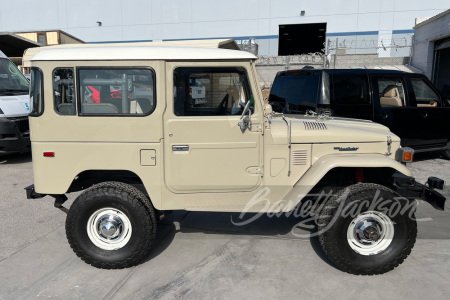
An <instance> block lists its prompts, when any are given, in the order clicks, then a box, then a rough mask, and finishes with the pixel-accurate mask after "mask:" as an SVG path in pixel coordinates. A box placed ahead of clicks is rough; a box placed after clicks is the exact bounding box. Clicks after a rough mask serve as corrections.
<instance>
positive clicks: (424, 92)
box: [411, 78, 441, 107]
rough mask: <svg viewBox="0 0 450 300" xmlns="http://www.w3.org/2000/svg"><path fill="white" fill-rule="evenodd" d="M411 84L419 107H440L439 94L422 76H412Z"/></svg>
mask: <svg viewBox="0 0 450 300" xmlns="http://www.w3.org/2000/svg"><path fill="white" fill-rule="evenodd" d="M411 84H412V87H413V90H414V94H415V95H416V102H417V107H438V106H441V104H440V103H439V96H438V95H437V94H436V93H435V92H434V91H433V89H432V88H431V87H430V86H429V85H428V84H427V83H426V82H425V81H424V80H423V79H421V78H411Z"/></svg>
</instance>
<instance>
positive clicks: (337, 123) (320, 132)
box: [271, 116, 400, 144]
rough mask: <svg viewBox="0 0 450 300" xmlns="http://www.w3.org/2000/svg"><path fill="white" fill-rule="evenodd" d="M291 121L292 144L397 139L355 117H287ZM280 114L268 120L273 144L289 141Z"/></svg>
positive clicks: (381, 128)
mask: <svg viewBox="0 0 450 300" xmlns="http://www.w3.org/2000/svg"><path fill="white" fill-rule="evenodd" d="M285 120H286V121H287V122H288V123H290V127H291V128H290V132H291V134H290V135H291V143H292V144H315V143H370V142H386V139H387V136H390V137H391V138H392V141H393V142H395V141H400V138H399V137H397V136H396V135H395V134H394V133H392V132H391V131H389V128H387V127H386V126H383V125H380V124H377V123H374V122H371V121H366V120H357V119H344V118H323V119H322V118H318V117H309V116H304V117H296V118H286V119H285ZM285 120H283V119H282V118H281V117H278V116H277V117H274V118H272V120H271V132H272V137H273V141H274V143H275V144H286V143H289V127H288V126H287V124H286V121H285Z"/></svg>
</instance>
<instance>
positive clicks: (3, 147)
mask: <svg viewBox="0 0 450 300" xmlns="http://www.w3.org/2000/svg"><path fill="white" fill-rule="evenodd" d="M30 150H31V142H30V129H29V123H28V117H17V118H4V117H2V118H0V154H8V153H14V152H27V151H30Z"/></svg>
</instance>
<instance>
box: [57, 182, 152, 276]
mask: <svg viewBox="0 0 450 300" xmlns="http://www.w3.org/2000/svg"><path fill="white" fill-rule="evenodd" d="M155 233H156V217H155V212H154V209H153V207H152V205H151V203H150V201H149V200H148V198H147V197H146V196H145V195H144V194H143V193H142V192H141V191H139V190H138V189H136V188H134V187H132V186H130V185H127V184H124V183H120V182H104V183H100V184H97V185H95V186H93V187H92V188H90V189H88V190H86V191H85V192H83V193H82V194H81V195H80V196H79V197H78V198H77V199H76V200H75V202H74V203H73V204H72V206H71V207H70V210H69V213H68V214H67V219H66V235H67V239H68V241H69V244H70V246H71V247H72V249H73V251H74V252H75V253H76V254H77V255H78V256H79V257H80V258H81V259H82V260H84V261H85V262H86V263H88V264H91V265H93V266H95V267H98V268H104V269H119V268H127V267H131V266H134V265H136V264H138V263H139V262H140V261H141V260H142V258H143V257H144V256H145V255H146V254H147V253H148V252H149V251H150V249H151V247H152V244H153V240H154V238H155Z"/></svg>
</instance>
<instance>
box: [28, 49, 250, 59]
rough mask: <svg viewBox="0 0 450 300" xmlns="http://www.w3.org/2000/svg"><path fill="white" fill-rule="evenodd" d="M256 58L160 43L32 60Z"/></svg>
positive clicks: (51, 53)
mask: <svg viewBox="0 0 450 300" xmlns="http://www.w3.org/2000/svg"><path fill="white" fill-rule="evenodd" d="M229 59H246V60H248V59H257V57H256V56H254V55H253V54H251V53H249V52H246V51H237V50H228V49H211V48H193V47H160V46H126V47H117V46H111V47H89V48H85V47H76V46H74V47H73V48H55V49H46V50H41V51H39V52H38V53H36V54H35V55H34V56H33V57H32V58H31V61H38V60H39V61H42V60H46V61H67V60H90V61H92V60H229Z"/></svg>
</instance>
